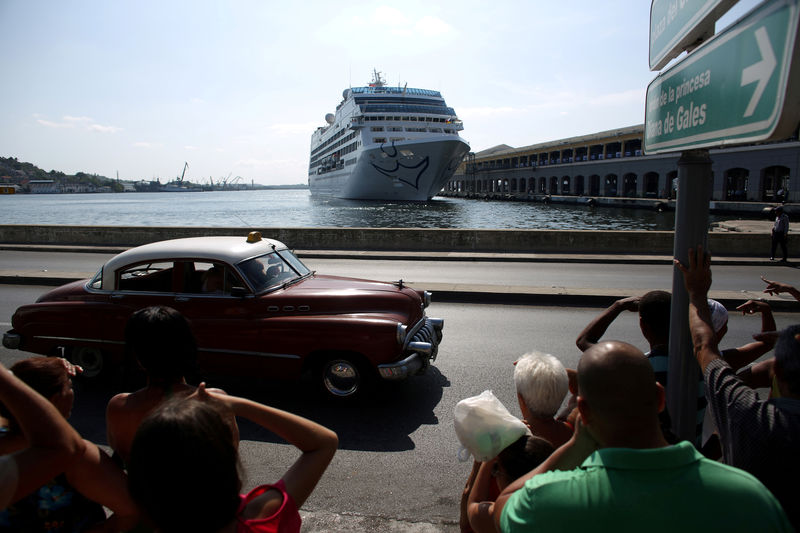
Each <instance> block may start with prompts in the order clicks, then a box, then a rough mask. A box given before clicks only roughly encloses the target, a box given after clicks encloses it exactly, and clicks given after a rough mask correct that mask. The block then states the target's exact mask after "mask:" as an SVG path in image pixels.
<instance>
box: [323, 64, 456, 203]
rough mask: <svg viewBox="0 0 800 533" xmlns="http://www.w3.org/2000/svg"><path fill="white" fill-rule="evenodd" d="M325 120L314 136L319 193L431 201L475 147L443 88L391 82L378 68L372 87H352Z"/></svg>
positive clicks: (345, 92) (353, 198) (367, 198)
mask: <svg viewBox="0 0 800 533" xmlns="http://www.w3.org/2000/svg"><path fill="white" fill-rule="evenodd" d="M325 122H326V125H325V126H321V127H319V128H317V130H316V131H315V132H314V134H313V135H312V136H311V159H310V162H309V167H308V187H309V190H310V191H311V194H312V195H314V196H332V197H335V198H345V199H352V200H389V201H417V202H425V201H428V200H430V199H431V198H432V197H433V196H435V195H436V194H437V193H439V191H440V190H441V189H442V187H443V186H444V184H445V183H446V182H447V181H448V180H449V179H450V177H451V176H452V175H453V173H454V172H455V170H456V169H457V168H458V166H459V164H460V163H461V160H462V159H463V158H464V155H465V154H466V153H467V152H468V151H469V144H467V142H466V141H464V139H462V138H461V137H460V136H459V132H460V131H461V130H462V129H464V127H463V125H462V123H461V121H460V120H459V119H458V117H457V116H456V113H455V111H454V110H453V108H451V107H447V104H446V103H445V101H444V98H442V95H441V94H440V93H439V92H438V91H431V90H428V89H412V88H409V87H389V86H387V85H386V83H385V81H384V80H383V78H382V77H381V73H380V72H377V71H374V72H373V79H372V83H370V84H369V85H368V86H366V87H351V88H349V89H345V90H344V92H343V93H342V101H341V102H340V103H339V105H338V106H336V114H333V113H328V114H327V115H326V116H325Z"/></svg>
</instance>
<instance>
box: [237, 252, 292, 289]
mask: <svg viewBox="0 0 800 533" xmlns="http://www.w3.org/2000/svg"><path fill="white" fill-rule="evenodd" d="M239 268H240V269H241V271H242V272H243V273H244V275H245V277H247V280H248V281H249V282H250V285H251V286H252V287H253V289H254V290H255V291H256V292H262V291H265V290H267V289H271V288H276V287H279V286H280V285H282V284H284V283H286V282H288V281H292V280H294V279H297V278H298V277H299V275H298V274H297V272H296V271H295V270H294V269H292V268H291V267H290V266H289V264H288V263H286V261H284V260H283V258H282V257H281V256H280V255H279V254H277V253H275V252H272V253H269V254H265V255H262V256H259V257H254V258H253V259H248V260H247V261H243V262H241V263H239Z"/></svg>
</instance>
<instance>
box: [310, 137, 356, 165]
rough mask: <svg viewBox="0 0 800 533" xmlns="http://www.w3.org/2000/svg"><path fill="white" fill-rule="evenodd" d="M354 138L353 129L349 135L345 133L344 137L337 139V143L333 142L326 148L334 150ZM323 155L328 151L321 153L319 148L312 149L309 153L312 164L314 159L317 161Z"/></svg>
mask: <svg viewBox="0 0 800 533" xmlns="http://www.w3.org/2000/svg"><path fill="white" fill-rule="evenodd" d="M342 131H346V130H342ZM355 138H356V132H355V131H354V132H352V133H350V135H347V136H346V137H344V138H343V139H342V140H340V141H338V142H337V143H334V144H333V145H332V146H328V147H327V149H328V150H336V149H337V148H339V147H340V146H342V145H343V144H345V143H347V142H350V141H352V140H353V139H355ZM320 148H322V147H320ZM325 155H329V152H326V153H325V154H322V153H320V149H317V150H314V151H313V152H312V153H311V163H312V164H313V163H314V162H315V161H318V160H319V159H321V158H322V157H324V156H325Z"/></svg>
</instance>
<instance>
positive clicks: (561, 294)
mask: <svg viewBox="0 0 800 533" xmlns="http://www.w3.org/2000/svg"><path fill="white" fill-rule="evenodd" d="M757 222H758V221H757ZM0 250H16V251H39V252H43V253H46V252H55V253H65V252H69V253H104V254H116V253H119V252H122V251H123V250H125V248H120V247H110V246H69V245H66V246H61V245H12V244H0ZM295 253H297V255H298V256H299V257H300V258H301V259H309V258H315V259H319V258H324V259H363V260H381V261H386V260H395V261H466V262H469V261H492V262H525V263H544V262H547V263H588V264H598V265H610V264H643V265H669V264H672V257H669V256H662V255H620V254H535V253H470V252H408V251H401V252H378V251H352V250H295ZM713 261H714V264H716V265H745V266H761V267H764V268H765V269H767V268H769V267H770V266H786V265H787V263H781V262H778V261H770V260H769V258H767V257H763V258H755V257H714V258H713ZM788 265H790V266H791V265H792V263H788ZM94 274H95V272H94V271H92V272H54V271H40V270H34V269H32V270H19V269H17V270H3V269H0V283H2V284H16V285H46V286H59V285H63V284H65V283H68V282H71V281H75V280H80V279H86V278H90V277H92V276H93V275H94ZM408 285H409V286H411V287H415V288H418V289H424V290H428V291H431V292H433V293H434V294H435V299H436V301H437V302H455V303H490V304H516V305H543V306H555V305H564V306H587V307H605V306H608V305H610V304H611V303H613V302H614V301H615V300H617V299H619V298H625V297H627V296H632V295H635V294H638V293H637V292H636V291H633V290H631V291H627V290H625V289H619V288H599V289H598V288H569V287H538V286H519V285H502V284H485V285H480V284H462V283H458V282H453V283H435V282H434V283H432V282H424V281H420V282H418V283H409V284H408ZM710 297H711V298H714V299H715V300H718V301H720V302H721V303H722V304H723V305H725V306H726V307H730V306H733V307H735V306H736V305H739V304H740V303H741V302H742V301H743V300H748V299H765V300H766V301H768V302H769V303H770V305H771V306H772V307H773V309H775V310H798V304H797V302H796V301H795V300H794V299H787V298H786V297H785V296H769V295H767V294H764V293H762V292H753V291H712V292H711V294H710Z"/></svg>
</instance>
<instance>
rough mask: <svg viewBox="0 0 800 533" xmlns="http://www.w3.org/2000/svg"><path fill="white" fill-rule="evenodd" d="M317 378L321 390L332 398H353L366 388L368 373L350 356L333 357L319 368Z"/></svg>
mask: <svg viewBox="0 0 800 533" xmlns="http://www.w3.org/2000/svg"><path fill="white" fill-rule="evenodd" d="M318 380H319V383H320V384H321V385H322V390H323V392H324V393H325V394H326V395H328V396H331V397H333V398H342V399H344V398H355V397H357V396H360V395H361V394H362V393H363V391H364V389H366V387H367V384H368V380H369V375H368V373H367V371H365V370H364V367H363V366H362V365H361V364H360V363H358V362H356V361H355V359H353V358H350V357H333V358H330V359H328V360H326V361H325V362H323V363H322V365H321V366H320V368H319V371H318Z"/></svg>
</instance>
